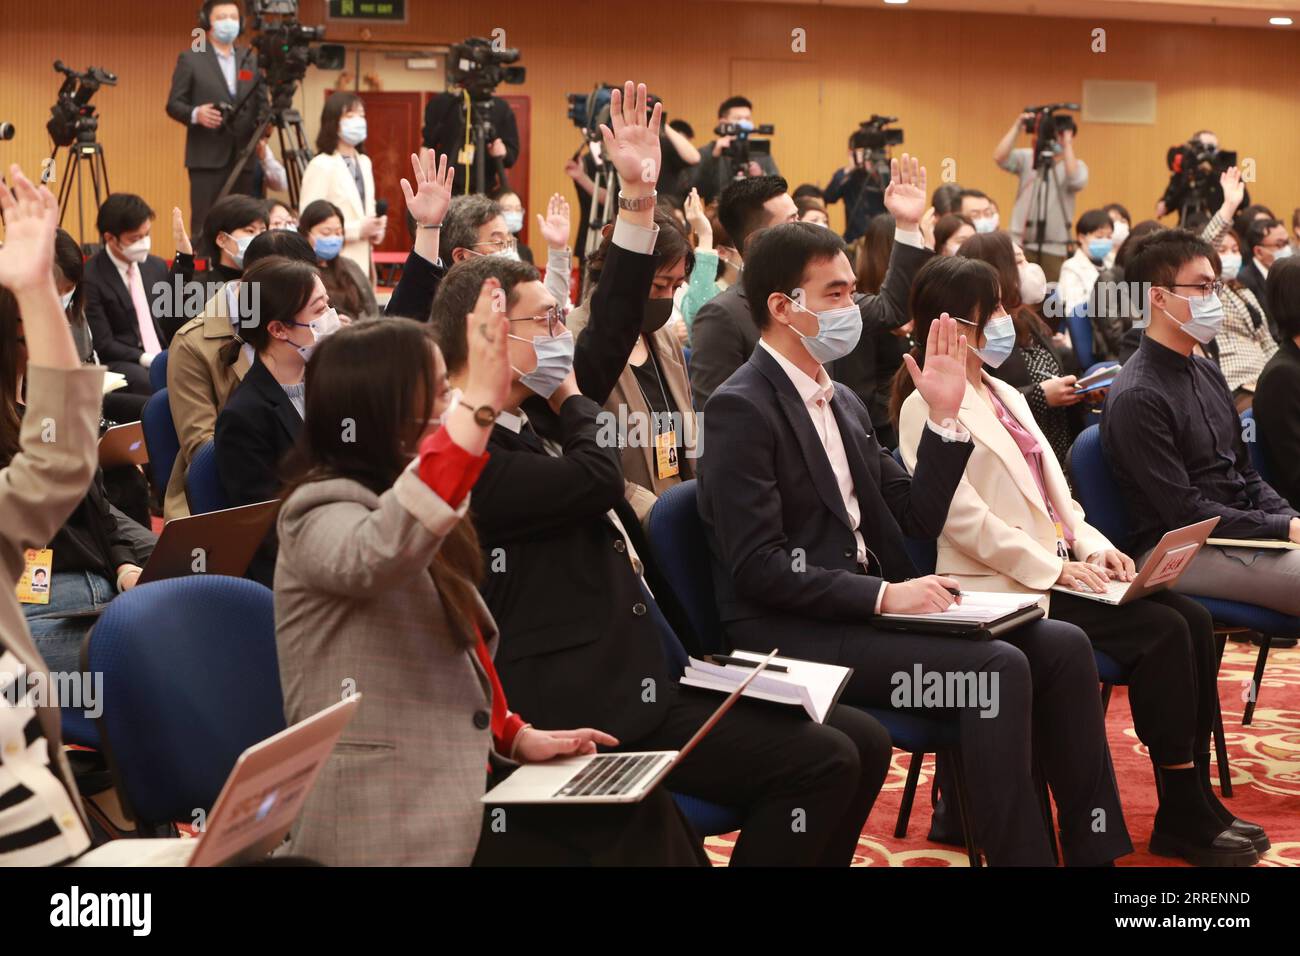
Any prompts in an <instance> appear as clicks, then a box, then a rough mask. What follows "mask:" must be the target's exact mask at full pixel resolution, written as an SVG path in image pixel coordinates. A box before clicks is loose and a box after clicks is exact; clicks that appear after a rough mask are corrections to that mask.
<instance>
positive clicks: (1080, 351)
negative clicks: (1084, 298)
mask: <svg viewBox="0 0 1300 956" xmlns="http://www.w3.org/2000/svg"><path fill="white" fill-rule="evenodd" d="M1066 322H1068V323H1069V326H1070V342H1071V343H1072V344H1073V345H1074V355H1075V358H1077V359H1078V360H1079V368H1089V367H1090V366H1091V365H1092V320H1091V319H1090V318H1088V303H1087V302H1080V303H1079V304H1078V305H1076V306H1075V307H1074V308H1073V309H1071V310H1070V315H1069V316H1068V317H1067V319H1066Z"/></svg>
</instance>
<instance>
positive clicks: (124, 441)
mask: <svg viewBox="0 0 1300 956" xmlns="http://www.w3.org/2000/svg"><path fill="white" fill-rule="evenodd" d="M148 461H149V451H148V449H146V448H145V447H144V425H143V424H142V423H141V422H130V423H129V424H126V425H114V426H113V427H112V428H110V429H109V430H108V431H106V432H104V434H103V435H101V436H100V438H99V467H100V468H121V467H123V466H126V465H143V464H147V463H148Z"/></svg>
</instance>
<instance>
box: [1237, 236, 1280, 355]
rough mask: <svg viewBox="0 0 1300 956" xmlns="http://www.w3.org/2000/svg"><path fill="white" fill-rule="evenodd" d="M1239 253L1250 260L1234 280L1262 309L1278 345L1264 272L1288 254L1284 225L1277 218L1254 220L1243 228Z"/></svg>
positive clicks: (1276, 330) (1278, 337) (1277, 332)
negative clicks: (1247, 255) (1242, 253)
mask: <svg viewBox="0 0 1300 956" xmlns="http://www.w3.org/2000/svg"><path fill="white" fill-rule="evenodd" d="M1241 247H1242V250H1243V251H1244V252H1246V253H1249V256H1250V259H1249V261H1248V262H1246V263H1245V264H1244V265H1242V267H1241V271H1240V272H1238V273H1237V281H1238V282H1240V283H1241V284H1242V285H1243V286H1245V287H1246V288H1247V289H1249V290H1250V291H1251V292H1253V293H1254V294H1255V298H1256V300H1257V301H1258V302H1259V304H1260V305H1262V306H1263V307H1264V317H1265V318H1266V319H1268V330H1269V331H1270V332H1271V333H1273V338H1275V339H1277V340H1278V341H1279V342H1280V341H1282V339H1283V335H1282V333H1281V332H1280V331H1279V330H1278V327H1277V320H1275V319H1274V318H1273V311H1272V309H1270V308H1269V306H1268V287H1267V283H1268V273H1269V270H1270V269H1271V268H1273V264H1274V263H1275V262H1279V261H1281V260H1282V259H1284V258H1286V257H1287V256H1289V255H1290V254H1291V243H1290V241H1289V240H1288V239H1287V234H1286V226H1285V225H1284V224H1283V223H1282V221H1281V220H1280V219H1256V220H1254V221H1253V222H1251V224H1250V225H1249V226H1248V227H1247V228H1246V238H1245V241H1244V242H1242V244H1241Z"/></svg>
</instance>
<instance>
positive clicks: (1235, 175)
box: [1219, 166, 1246, 219]
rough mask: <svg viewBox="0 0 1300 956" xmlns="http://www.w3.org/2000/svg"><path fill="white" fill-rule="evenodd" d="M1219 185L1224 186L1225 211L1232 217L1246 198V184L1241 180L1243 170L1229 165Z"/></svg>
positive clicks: (1220, 177) (1220, 178)
mask: <svg viewBox="0 0 1300 956" xmlns="http://www.w3.org/2000/svg"><path fill="white" fill-rule="evenodd" d="M1219 185H1220V186H1222V187H1223V208H1224V213H1225V215H1226V216H1227V217H1228V218H1229V219H1231V218H1232V215H1233V213H1235V212H1236V211H1237V210H1238V209H1239V208H1241V204H1242V202H1243V201H1244V200H1245V198H1246V184H1245V183H1243V182H1242V181H1241V170H1240V169H1238V168H1237V167H1236V166H1229V167H1228V168H1227V169H1225V170H1224V171H1223V174H1222V175H1221V176H1219Z"/></svg>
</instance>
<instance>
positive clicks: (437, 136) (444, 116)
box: [424, 37, 519, 196]
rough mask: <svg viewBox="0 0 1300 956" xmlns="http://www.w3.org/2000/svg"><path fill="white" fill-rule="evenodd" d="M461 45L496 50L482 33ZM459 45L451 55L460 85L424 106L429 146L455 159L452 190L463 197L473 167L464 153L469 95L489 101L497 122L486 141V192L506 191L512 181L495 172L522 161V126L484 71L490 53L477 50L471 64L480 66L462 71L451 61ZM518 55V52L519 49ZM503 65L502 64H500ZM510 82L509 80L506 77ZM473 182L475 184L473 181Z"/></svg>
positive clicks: (492, 119) (450, 71)
mask: <svg viewBox="0 0 1300 956" xmlns="http://www.w3.org/2000/svg"><path fill="white" fill-rule="evenodd" d="M458 46H460V47H462V48H465V49H466V50H468V51H471V52H473V53H478V51H491V47H492V45H491V43H490V42H489V41H487V40H484V39H483V38H481V37H471V38H470V39H468V40H466V41H465V42H464V43H463V44H459V45H458ZM455 51H456V47H453V48H452V53H451V55H449V56H448V75H449V77H450V78H451V79H452V80H453V81H454V82H455V85H454V86H453V87H452V88H451V89H449V90H447V91H446V92H444V93H438V94H437V95H435V96H431V97H430V98H429V104H428V106H426V107H425V109H424V145H425V146H426V147H427V148H429V149H432V150H434V151H435V152H436V153H438V154H440V155H444V154H445V155H449V156H451V157H452V158H453V159H454V160H456V162H455V163H454V164H453V165H454V167H455V170H456V178H455V180H454V181H453V183H452V194H453V195H456V196H463V195H464V194H465V193H466V192H467V190H466V188H465V183H466V177H467V176H469V174H470V171H471V169H472V165H471V164H472V163H473V161H474V160H473V158H472V157H471V156H469V155H468V154H466V152H465V122H466V119H467V117H466V115H465V110H466V100H465V97H466V94H468V95H469V98H470V101H471V102H473V103H477V104H486V114H487V117H488V120H489V122H490V123H491V126H492V134H493V135H492V139H491V140H490V141H489V142H488V144H487V153H488V158H489V161H488V163H487V169H488V175H487V177H486V179H487V183H486V188H485V190H484V191H485V192H487V193H496V192H498V191H499V190H502V189H505V188H506V186H507V185H508V183H506V182H504V181H502V177H501V176H497V175H495V173H496V171H497V169H498V165H500V166H504V168H505V169H510V168H512V167H513V166H514V164H515V161H516V160H518V159H519V127H518V124H517V123H516V122H515V114H514V110H512V109H511V108H510V104H508V103H507V102H506V101H505V100H503V99H499V98H498V97H496V96H493V95H492V92H493V89H494V88H495V87H494V85H493V84H492V83H491V82H490V80H488V79H487V78H486V77H485V76H484V74H485V73H490V72H491V69H490V68H488V69H486V70H485V69H484V68H483V66H482V64H481V59H482V58H484V57H488V56H489V53H488V52H483V53H478V56H477V57H474V58H472V62H473V63H474V64H476V65H477V66H478V68H475V69H470V70H468V71H464V72H461V71H460V70H458V69H456V68H453V67H452V65H451V61H452V58H453V57H454V56H456V52H455ZM516 56H517V53H516ZM498 69H499V67H498ZM506 82H510V80H509V79H508V78H507V80H506ZM471 185H472V184H471Z"/></svg>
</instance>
